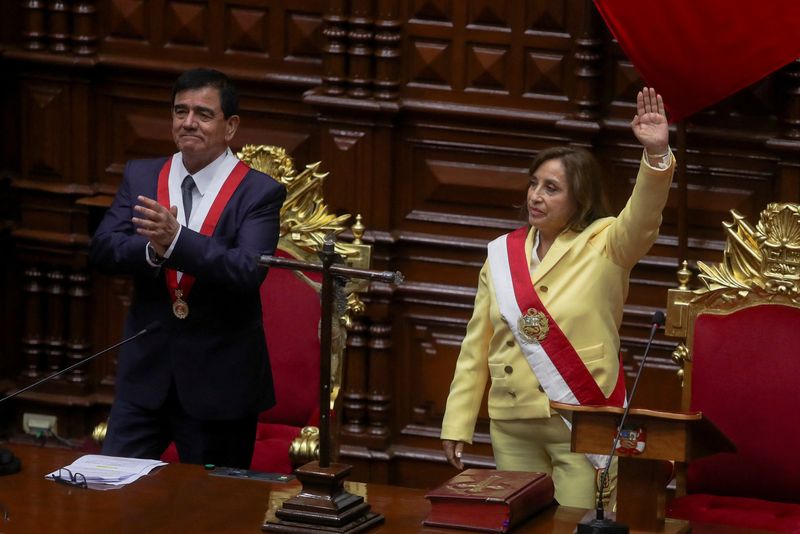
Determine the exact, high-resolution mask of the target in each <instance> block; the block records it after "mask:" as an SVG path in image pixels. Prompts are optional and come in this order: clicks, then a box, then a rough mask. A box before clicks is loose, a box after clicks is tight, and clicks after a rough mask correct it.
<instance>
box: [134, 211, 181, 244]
mask: <svg viewBox="0 0 800 534" xmlns="http://www.w3.org/2000/svg"><path fill="white" fill-rule="evenodd" d="M137 199H138V201H139V204H138V205H136V206H134V208H133V209H134V210H136V213H137V214H138V215H139V217H133V218H132V219H131V220H132V221H133V224H135V225H136V233H137V234H139V235H143V236H145V237H146V238H148V239H149V240H150V245H152V247H153V250H155V251H156V254H158V255H159V256H163V255H164V253H165V252H166V251H167V249H168V248H169V246H170V245H171V244H172V240H173V239H175V234H177V233H178V228H179V227H180V224H178V219H177V217H178V207H177V206H172V207H171V208H170V209H167V208H165V207H164V206H162V205H161V204H159V203H158V202H156V201H155V200H153V199H152V198H147V197H145V196H139V197H137Z"/></svg>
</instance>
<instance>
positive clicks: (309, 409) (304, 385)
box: [259, 249, 321, 427]
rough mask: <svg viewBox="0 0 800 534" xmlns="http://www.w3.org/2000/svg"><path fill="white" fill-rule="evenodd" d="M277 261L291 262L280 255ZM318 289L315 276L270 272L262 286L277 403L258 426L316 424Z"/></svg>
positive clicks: (267, 411) (264, 415)
mask: <svg viewBox="0 0 800 534" xmlns="http://www.w3.org/2000/svg"><path fill="white" fill-rule="evenodd" d="M276 256H281V257H286V258H294V256H293V255H292V254H291V253H289V252H287V251H285V250H280V249H279V250H278V251H277V252H276ZM294 259H302V260H306V259H307V258H294ZM319 283H321V277H320V275H319V273H302V274H299V273H296V272H295V271H290V270H287V269H278V268H273V269H271V270H270V272H269V275H268V276H267V278H266V280H265V281H264V283H263V284H262V286H261V304H262V307H263V314H264V331H265V333H266V336H267V348H268V349H269V358H270V364H271V365H272V378H273V381H274V384H275V400H276V403H275V406H274V407H272V408H271V409H269V410H266V411H264V412H262V413H261V414H260V415H259V421H260V422H262V423H280V424H284V425H290V426H296V427H304V426H308V425H316V424H317V423H318V419H319V370H320V362H319V349H320V341H319V322H320V311H321V306H320V300H319V285H318V284H319ZM315 284H316V287H315Z"/></svg>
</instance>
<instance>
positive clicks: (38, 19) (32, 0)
mask: <svg viewBox="0 0 800 534" xmlns="http://www.w3.org/2000/svg"><path fill="white" fill-rule="evenodd" d="M22 9H23V19H22V22H23V26H22V46H23V47H24V48H25V49H26V50H44V49H45V38H46V36H45V32H44V28H45V4H44V0H23V2H22Z"/></svg>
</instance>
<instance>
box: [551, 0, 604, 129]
mask: <svg viewBox="0 0 800 534" xmlns="http://www.w3.org/2000/svg"><path fill="white" fill-rule="evenodd" d="M599 18H600V15H599V14H598V12H597V9H596V8H595V7H594V4H593V3H592V2H591V1H590V0H587V1H586V2H584V4H583V29H582V30H581V34H580V37H577V38H576V39H575V51H574V53H573V57H574V59H575V68H574V69H573V72H572V75H573V76H574V86H575V90H574V94H573V95H571V100H572V102H573V104H574V106H575V112H574V113H573V114H572V116H570V117H568V118H566V119H563V120H560V121H558V122H557V123H556V126H557V127H559V128H562V129H567V130H573V131H575V132H580V133H582V134H583V135H587V134H588V135H594V134H596V133H597V132H598V131H599V130H600V122H599V118H600V103H601V100H600V95H601V92H600V89H601V82H602V75H603V55H602V53H601V51H602V47H603V40H602V39H601V37H600V20H599ZM579 144H580V143H579Z"/></svg>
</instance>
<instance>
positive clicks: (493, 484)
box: [423, 469, 553, 532]
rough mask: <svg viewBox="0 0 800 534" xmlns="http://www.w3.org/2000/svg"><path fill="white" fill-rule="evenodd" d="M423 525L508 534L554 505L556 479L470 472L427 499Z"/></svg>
mask: <svg viewBox="0 0 800 534" xmlns="http://www.w3.org/2000/svg"><path fill="white" fill-rule="evenodd" d="M425 497H426V498H427V499H429V500H430V501H431V513H430V515H428V519H426V520H425V521H424V522H423V524H424V525H426V526H431V527H447V528H461V529H465V530H477V531H480V532H508V531H509V530H510V529H512V528H514V527H515V526H517V525H518V524H520V523H522V522H523V521H525V520H526V519H528V518H529V517H531V516H532V515H534V514H535V513H536V512H538V511H539V510H542V509H543V508H546V507H548V506H550V505H551V504H553V479H552V478H550V475H546V474H544V473H525V472H522V471H495V470H493V469H467V470H466V471H463V472H462V473H461V474H459V475H457V476H455V477H453V478H451V479H450V480H448V481H447V482H445V483H444V484H442V485H441V486H439V487H438V488H436V489H434V490H432V491H430V492H429V493H428V494H427V495H425Z"/></svg>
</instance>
